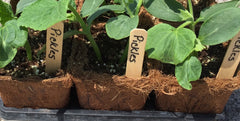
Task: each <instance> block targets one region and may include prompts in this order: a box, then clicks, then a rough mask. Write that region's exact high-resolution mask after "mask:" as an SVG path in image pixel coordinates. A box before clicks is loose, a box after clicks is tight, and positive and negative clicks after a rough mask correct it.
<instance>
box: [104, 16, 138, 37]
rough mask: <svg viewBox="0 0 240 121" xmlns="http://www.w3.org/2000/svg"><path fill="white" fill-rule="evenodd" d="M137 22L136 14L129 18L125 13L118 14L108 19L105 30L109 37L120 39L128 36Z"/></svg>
mask: <svg viewBox="0 0 240 121" xmlns="http://www.w3.org/2000/svg"><path fill="white" fill-rule="evenodd" d="M138 22H139V18H138V16H135V17H133V18H130V17H128V16H125V15H119V16H117V17H113V18H111V19H109V20H108V22H107V24H106V31H107V34H108V36H109V37H111V38H114V39H116V40H120V39H123V38H126V37H128V36H129V35H130V32H131V30H132V29H134V28H136V27H137V26H138Z"/></svg>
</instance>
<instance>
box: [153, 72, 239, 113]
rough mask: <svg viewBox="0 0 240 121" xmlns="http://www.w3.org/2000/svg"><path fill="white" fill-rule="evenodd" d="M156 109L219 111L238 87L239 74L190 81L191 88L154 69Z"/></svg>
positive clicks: (201, 111)
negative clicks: (222, 78) (232, 76)
mask: <svg viewBox="0 0 240 121" xmlns="http://www.w3.org/2000/svg"><path fill="white" fill-rule="evenodd" d="M155 77H156V80H155V85H156V89H155V93H156V107H157V109H158V110H163V111H174V112H186V113H221V112H222V111H223V109H224V107H225V105H226V103H227V101H228V99H229V97H230V95H231V94H232V91H233V90H236V89H238V88H239V87H240V76H237V77H235V78H233V79H225V80H221V79H214V78H204V79H201V80H198V81H195V82H192V90H190V91H189V90H185V89H183V88H182V87H180V86H179V84H178V83H177V80H176V78H175V77H173V76H167V75H163V74H161V72H159V71H155Z"/></svg>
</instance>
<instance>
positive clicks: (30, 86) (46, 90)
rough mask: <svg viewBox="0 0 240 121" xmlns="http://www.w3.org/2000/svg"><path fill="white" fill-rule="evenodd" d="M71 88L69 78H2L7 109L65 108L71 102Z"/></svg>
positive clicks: (0, 77)
mask: <svg viewBox="0 0 240 121" xmlns="http://www.w3.org/2000/svg"><path fill="white" fill-rule="evenodd" d="M71 86H72V81H71V79H70V78H69V77H67V76H65V77H56V78H51V79H41V78H40V77H28V78H21V79H13V78H12V77H11V76H0V95H1V98H2V100H3V103H4V105H5V106H7V107H16V108H23V107H30V108H51V109H55V108H63V107H65V106H66V105H67V104H68V102H69V96H70V90H71Z"/></svg>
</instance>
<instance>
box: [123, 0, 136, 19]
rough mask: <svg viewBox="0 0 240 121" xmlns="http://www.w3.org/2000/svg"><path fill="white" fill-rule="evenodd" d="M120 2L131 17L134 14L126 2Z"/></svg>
mask: <svg viewBox="0 0 240 121" xmlns="http://www.w3.org/2000/svg"><path fill="white" fill-rule="evenodd" d="M122 3H123V4H124V6H125V8H126V10H127V13H128V14H129V16H130V17H131V18H133V17H134V15H133V13H132V11H131V9H130V8H129V6H128V4H127V3H126V2H125V0H122Z"/></svg>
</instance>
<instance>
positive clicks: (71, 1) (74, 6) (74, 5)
mask: <svg viewBox="0 0 240 121" xmlns="http://www.w3.org/2000/svg"><path fill="white" fill-rule="evenodd" d="M69 5H71V6H72V7H73V8H74V9H77V5H76V3H75V0H70V2H69Z"/></svg>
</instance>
